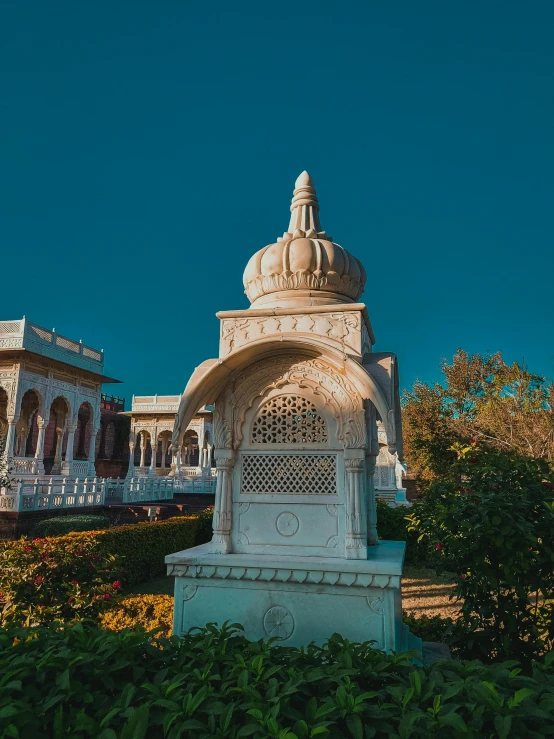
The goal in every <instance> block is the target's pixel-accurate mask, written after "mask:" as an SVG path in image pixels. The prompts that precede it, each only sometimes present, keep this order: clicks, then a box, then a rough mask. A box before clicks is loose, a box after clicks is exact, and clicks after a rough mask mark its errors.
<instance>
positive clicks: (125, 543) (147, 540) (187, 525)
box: [69, 516, 198, 587]
mask: <svg viewBox="0 0 554 739" xmlns="http://www.w3.org/2000/svg"><path fill="white" fill-rule="evenodd" d="M197 526H198V519H197V518H193V517H188V516H180V517H178V518H171V519H169V520H168V521H156V522H153V523H137V524H131V525H129V526H114V527H113V528H111V529H107V530H106V531H99V532H98V533H97V534H96V538H97V540H98V545H99V547H100V549H101V550H102V551H103V552H106V553H109V554H113V555H115V556H116V557H119V558H120V559H121V564H122V567H123V571H122V575H121V579H122V580H123V582H124V584H125V587H128V586H130V585H136V584H138V583H141V582H145V581H146V580H150V579H151V578H153V577H157V576H159V575H163V574H165V572H166V565H165V561H164V560H165V557H166V555H167V554H173V552H180V551H182V550H183V549H190V547H193V546H194V544H195V537H196V529H197ZM69 536H79V535H78V534H69Z"/></svg>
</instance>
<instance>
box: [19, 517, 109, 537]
mask: <svg viewBox="0 0 554 739" xmlns="http://www.w3.org/2000/svg"><path fill="white" fill-rule="evenodd" d="M110 525H111V523H110V519H109V518H107V517H106V516H93V515H87V514H84V515H82V516H56V517H55V518H46V519H45V520H44V521H40V523H38V524H37V525H36V526H35V528H34V531H33V533H34V535H35V536H38V537H45V536H63V534H69V533H70V532H71V531H100V530H101V529H109V528H110Z"/></svg>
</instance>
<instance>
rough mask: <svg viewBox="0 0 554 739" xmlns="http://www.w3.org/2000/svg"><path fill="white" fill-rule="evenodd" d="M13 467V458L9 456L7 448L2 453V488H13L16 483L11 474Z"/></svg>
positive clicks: (0, 477) (0, 478) (0, 464)
mask: <svg viewBox="0 0 554 739" xmlns="http://www.w3.org/2000/svg"><path fill="white" fill-rule="evenodd" d="M12 472H13V467H12V464H11V459H10V458H9V457H8V451H7V449H4V451H3V452H2V453H1V454H0V488H4V489H5V490H13V487H14V483H13V479H12V476H11V473H12Z"/></svg>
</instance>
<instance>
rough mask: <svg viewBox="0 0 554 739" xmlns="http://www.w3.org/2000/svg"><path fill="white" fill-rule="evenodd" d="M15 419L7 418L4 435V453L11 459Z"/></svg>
mask: <svg viewBox="0 0 554 739" xmlns="http://www.w3.org/2000/svg"><path fill="white" fill-rule="evenodd" d="M15 424H16V419H15V418H13V417H12V418H8V433H7V434H6V447H5V448H6V452H7V455H8V458H11V457H13V452H14V444H15Z"/></svg>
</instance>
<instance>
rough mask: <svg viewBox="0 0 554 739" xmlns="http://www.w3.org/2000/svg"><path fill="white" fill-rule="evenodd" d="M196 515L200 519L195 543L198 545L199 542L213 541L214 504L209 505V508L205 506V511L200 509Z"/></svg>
mask: <svg viewBox="0 0 554 739" xmlns="http://www.w3.org/2000/svg"><path fill="white" fill-rule="evenodd" d="M194 517H195V518H196V520H197V521H198V526H197V529H196V538H195V540H194V545H195V546H198V544H205V543H206V542H207V541H211V540H212V535H213V526H212V522H213V517H214V507H213V505H212V506H208V508H204V510H203V511H199V512H198V513H196V514H194Z"/></svg>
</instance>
